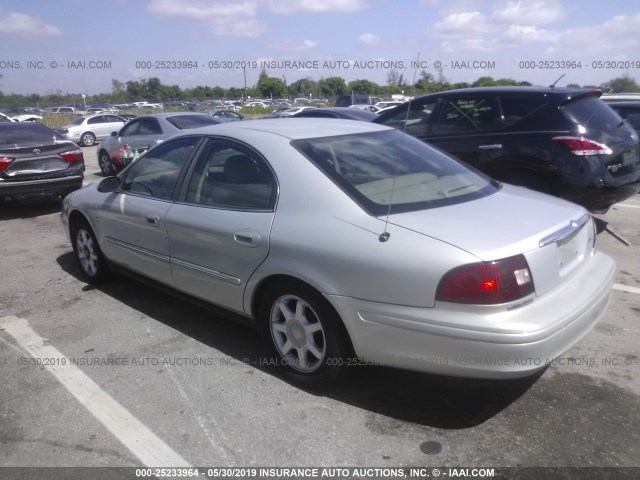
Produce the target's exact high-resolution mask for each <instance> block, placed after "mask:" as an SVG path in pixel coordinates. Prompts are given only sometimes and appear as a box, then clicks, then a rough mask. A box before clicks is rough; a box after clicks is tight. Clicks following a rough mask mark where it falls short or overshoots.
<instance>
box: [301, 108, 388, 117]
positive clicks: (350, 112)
mask: <svg viewBox="0 0 640 480" xmlns="http://www.w3.org/2000/svg"><path fill="white" fill-rule="evenodd" d="M307 112H313V113H322V112H327V113H335V114H337V115H342V116H343V117H341V118H346V117H348V118H351V119H366V120H371V119H372V118H376V117H377V115H376V114H375V113H373V112H368V111H366V110H362V109H359V108H351V107H324V108H313V109H307V110H302V111H301V112H298V113H296V114H295V115H294V117H296V118H307V117H305V116H304V114H306V113H307ZM298 115H300V116H299V117H298Z"/></svg>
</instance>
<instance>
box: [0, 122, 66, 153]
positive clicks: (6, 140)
mask: <svg viewBox="0 0 640 480" xmlns="http://www.w3.org/2000/svg"><path fill="white" fill-rule="evenodd" d="M55 141H65V140H64V138H62V137H61V136H60V135H58V134H57V133H56V132H54V131H53V130H51V129H50V128H48V127H45V126H44V125H41V124H39V123H36V122H20V123H17V122H12V123H3V124H1V125H0V148H2V147H4V148H17V147H31V146H36V145H51V144H52V143H54V142H55Z"/></svg>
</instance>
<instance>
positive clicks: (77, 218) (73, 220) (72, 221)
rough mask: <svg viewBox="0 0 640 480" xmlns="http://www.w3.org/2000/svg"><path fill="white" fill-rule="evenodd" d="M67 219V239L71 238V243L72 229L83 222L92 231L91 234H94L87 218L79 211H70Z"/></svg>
mask: <svg viewBox="0 0 640 480" xmlns="http://www.w3.org/2000/svg"><path fill="white" fill-rule="evenodd" d="M68 219H69V220H68V222H67V225H68V228H69V238H71V241H73V238H72V233H73V229H74V228H75V227H76V226H77V225H78V224H79V223H81V222H84V223H86V224H87V225H89V227H90V228H91V229H92V230H93V233H94V234H95V228H93V225H92V224H91V222H90V221H89V218H88V217H87V216H86V215H85V214H84V213H82V212H81V211H80V210H72V211H71V212H70V213H69V216H68Z"/></svg>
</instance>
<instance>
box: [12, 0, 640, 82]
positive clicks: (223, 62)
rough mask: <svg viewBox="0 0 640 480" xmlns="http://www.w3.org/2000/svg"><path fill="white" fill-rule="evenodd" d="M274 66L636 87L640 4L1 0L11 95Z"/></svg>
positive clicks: (313, 71) (220, 78) (277, 69)
mask: <svg viewBox="0 0 640 480" xmlns="http://www.w3.org/2000/svg"><path fill="white" fill-rule="evenodd" d="M416 61H417V64H415V63H414V62H416ZM163 62H164V63H163ZM243 62H244V63H243ZM265 62H266V63H265ZM285 62H289V63H285ZM294 62H295V63H294ZM196 66H197V67H196ZM265 66H266V67H268V69H267V70H268V73H269V75H271V76H277V77H280V78H284V79H285V80H286V82H287V83H292V82H294V81H296V80H298V79H300V78H305V77H310V78H313V79H315V80H318V79H320V78H322V77H325V78H326V77H330V76H341V77H343V78H344V79H345V80H346V81H347V82H348V81H351V80H355V79H363V78H364V79H368V80H371V81H374V82H376V83H379V84H385V83H386V79H387V74H388V72H389V70H390V69H391V68H395V69H396V70H398V71H399V73H402V74H403V75H404V77H405V78H406V79H407V80H408V81H409V82H411V81H413V80H414V78H417V77H416V76H419V72H420V70H422V69H424V70H426V71H429V72H430V73H432V74H434V75H437V74H438V73H440V72H441V73H442V75H444V77H445V78H446V79H447V80H449V81H450V82H461V81H474V80H476V79H477V78H479V77H481V76H485V75H489V76H492V77H494V78H502V77H508V78H513V79H516V80H528V81H530V82H532V83H534V84H541V85H548V84H550V83H553V82H554V81H555V80H556V79H557V78H558V77H559V76H560V75H562V74H565V77H564V78H563V79H562V81H560V82H559V83H558V84H559V85H566V84H567V83H579V84H583V85H584V84H596V85H597V84H600V83H602V82H605V81H607V80H609V79H611V78H615V77H619V76H621V75H623V74H627V75H629V76H631V77H632V78H634V79H636V81H640V0H609V1H608V2H602V1H597V0H583V1H579V0H529V1H525V0H498V1H485V0H394V1H392V0H92V1H86V0H57V1H55V2H52V1H50V0H30V1H24V0H0V75H2V77H1V78H0V91H2V92H3V93H5V94H7V93H23V94H26V93H40V94H46V93H52V92H55V91H62V92H65V93H66V92H69V93H89V94H92V93H100V92H109V91H110V90H111V85H112V82H111V80H112V79H118V80H120V81H123V82H126V81H128V80H139V79H142V78H150V77H159V78H160V79H161V80H162V82H163V83H166V84H170V85H173V84H177V85H179V86H180V87H182V88H185V87H193V86H197V85H208V86H216V85H219V86H222V87H225V88H226V87H231V86H238V87H241V86H243V85H244V82H245V76H246V82H247V85H249V86H250V85H254V84H255V83H256V81H257V78H258V75H259V73H260V70H261V69H262V68H263V67H265ZM178 67H182V68H178ZM242 67H244V68H242Z"/></svg>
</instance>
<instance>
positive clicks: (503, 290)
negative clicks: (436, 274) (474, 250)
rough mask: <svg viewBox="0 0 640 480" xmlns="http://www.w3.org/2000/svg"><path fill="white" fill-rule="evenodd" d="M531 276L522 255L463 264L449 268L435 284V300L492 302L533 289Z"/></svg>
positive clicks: (486, 303) (511, 297)
mask: <svg viewBox="0 0 640 480" xmlns="http://www.w3.org/2000/svg"><path fill="white" fill-rule="evenodd" d="M533 291H534V290H533V280H532V278H531V273H530V271H529V265H528V264H527V260H526V259H525V258H524V255H516V256H515V257H509V258H503V259H502V260H496V261H494V262H479V263H471V264H469V265H463V266H462V267H458V268H454V269H453V270H451V271H449V272H448V273H447V274H446V275H445V276H444V277H443V278H442V280H441V281H440V284H439V285H438V293H437V294H436V298H437V300H440V301H442V302H453V303H474V304H480V305H495V304H499V303H507V302H512V301H514V300H518V299H520V298H523V297H526V296H527V295H530V294H531V293H533Z"/></svg>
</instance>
